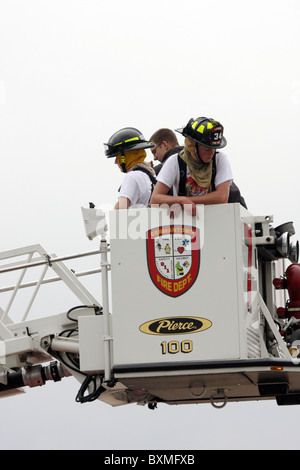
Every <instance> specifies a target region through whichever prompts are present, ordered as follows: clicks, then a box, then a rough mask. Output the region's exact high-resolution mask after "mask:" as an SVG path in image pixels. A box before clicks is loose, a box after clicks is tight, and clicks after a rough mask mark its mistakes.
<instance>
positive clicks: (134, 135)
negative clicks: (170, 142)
mask: <svg viewBox="0 0 300 470" xmlns="http://www.w3.org/2000/svg"><path fill="white" fill-rule="evenodd" d="M104 145H106V146H107V148H106V150H105V155H106V156H107V158H110V157H115V156H116V155H118V154H119V153H123V152H127V151H128V150H138V149H148V148H151V147H155V144H154V143H153V142H148V141H147V140H146V139H145V137H144V136H143V134H142V133H141V132H140V131H139V130H138V129H135V128H134V127H124V128H123V129H120V130H119V131H117V132H115V133H114V134H113V135H112V136H111V138H110V139H109V141H108V143H107V144H104Z"/></svg>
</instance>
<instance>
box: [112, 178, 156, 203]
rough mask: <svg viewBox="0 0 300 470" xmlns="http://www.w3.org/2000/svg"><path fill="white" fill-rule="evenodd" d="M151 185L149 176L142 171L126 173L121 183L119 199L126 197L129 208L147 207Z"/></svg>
mask: <svg viewBox="0 0 300 470" xmlns="http://www.w3.org/2000/svg"><path fill="white" fill-rule="evenodd" d="M151 190H152V183H151V180H150V178H149V176H148V175H147V174H146V173H143V172H142V171H130V172H129V173H126V174H125V176H124V179H123V181H122V185H121V188H120V192H119V197H127V198H128V199H129V200H130V206H133V205H135V206H139V207H148V205H149V200H150V196H151Z"/></svg>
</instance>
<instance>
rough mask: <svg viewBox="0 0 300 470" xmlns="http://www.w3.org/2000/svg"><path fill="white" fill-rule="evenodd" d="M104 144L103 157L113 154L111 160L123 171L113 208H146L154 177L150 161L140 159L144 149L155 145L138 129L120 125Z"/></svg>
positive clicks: (142, 157) (154, 181)
mask: <svg viewBox="0 0 300 470" xmlns="http://www.w3.org/2000/svg"><path fill="white" fill-rule="evenodd" d="M104 145H105V146H106V150H105V155H106V156H107V158H112V157H115V163H116V164H117V165H118V167H119V168H120V170H121V172H122V173H125V176H124V179H123V181H122V185H121V187H120V190H119V199H118V202H117V203H116V205H115V209H128V207H130V206H135V207H148V206H149V201H150V197H151V194H152V191H153V188H154V185H155V183H156V179H155V171H154V170H153V168H152V166H151V164H150V163H148V162H145V161H144V160H145V158H146V156H147V154H146V150H145V149H148V148H152V147H155V144H154V143H152V142H149V141H147V140H146V139H145V137H144V136H143V135H142V133H141V132H140V131H139V130H138V129H136V128H134V127H124V128H123V129H120V130H119V131H117V132H115V133H114V134H113V135H112V136H111V137H110V139H109V140H108V143H107V144H104Z"/></svg>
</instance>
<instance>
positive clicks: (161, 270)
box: [147, 225, 200, 297]
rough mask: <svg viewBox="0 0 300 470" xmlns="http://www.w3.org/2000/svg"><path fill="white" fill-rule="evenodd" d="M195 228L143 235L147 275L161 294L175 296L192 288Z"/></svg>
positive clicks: (196, 240) (178, 227)
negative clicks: (145, 244)
mask: <svg viewBox="0 0 300 470" xmlns="http://www.w3.org/2000/svg"><path fill="white" fill-rule="evenodd" d="M199 240H200V237H199V229H198V228H196V227H192V226H186V225H170V226H163V227H157V228H155V229H151V230H148V232H147V259H148V268H149V274H150V277H151V279H152V281H153V282H154V284H155V285H156V287H157V288H158V289H159V290H160V291H162V292H163V293H164V294H167V295H170V296H171V297H178V296H179V295H182V294H184V293H185V292H186V291H187V290H188V289H190V288H191V287H192V285H193V284H194V282H195V280H196V279H197V276H198V272H199V266H200V242H199Z"/></svg>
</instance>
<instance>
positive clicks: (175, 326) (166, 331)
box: [140, 317, 212, 335]
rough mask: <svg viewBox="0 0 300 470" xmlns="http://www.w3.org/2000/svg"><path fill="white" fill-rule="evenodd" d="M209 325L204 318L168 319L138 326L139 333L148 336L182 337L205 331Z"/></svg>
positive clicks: (159, 319)
mask: <svg viewBox="0 0 300 470" xmlns="http://www.w3.org/2000/svg"><path fill="white" fill-rule="evenodd" d="M211 325H212V322H211V321H210V320H207V319H206V318H199V317H168V318H158V319H156V320H151V321H147V322H146V323H143V324H142V325H141V326H140V331H142V332H143V333H147V334H148V335H182V334H187V333H198V332H199V331H204V330H207V329H208V328H210V327H211Z"/></svg>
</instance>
